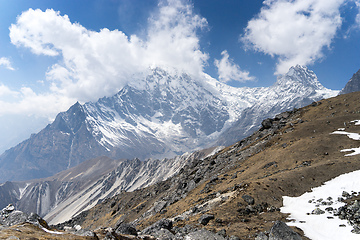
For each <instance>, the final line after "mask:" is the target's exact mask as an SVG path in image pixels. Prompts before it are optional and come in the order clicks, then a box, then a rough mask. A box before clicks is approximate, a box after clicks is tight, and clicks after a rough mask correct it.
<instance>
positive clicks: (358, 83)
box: [339, 69, 360, 94]
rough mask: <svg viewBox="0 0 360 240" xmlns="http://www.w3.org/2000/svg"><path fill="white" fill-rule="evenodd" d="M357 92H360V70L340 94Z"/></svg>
mask: <svg viewBox="0 0 360 240" xmlns="http://www.w3.org/2000/svg"><path fill="white" fill-rule="evenodd" d="M357 91H360V69H359V70H358V71H357V72H356V73H354V75H353V76H352V77H351V78H350V80H349V81H348V82H347V83H346V85H345V87H344V88H343V89H342V90H341V91H340V93H339V94H346V93H351V92H357Z"/></svg>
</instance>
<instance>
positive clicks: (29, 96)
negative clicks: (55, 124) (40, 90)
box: [0, 85, 76, 120]
mask: <svg viewBox="0 0 360 240" xmlns="http://www.w3.org/2000/svg"><path fill="white" fill-rule="evenodd" d="M75 101H76V100H75V99H71V98H69V97H66V96H61V95H59V94H54V93H45V94H37V93H35V92H34V91H33V90H32V89H31V88H29V87H22V88H21V89H20V90H19V91H13V90H10V89H9V88H8V87H6V86H4V85H0V116H3V115H8V114H20V115H24V116H30V115H35V116H41V117H46V118H48V119H49V120H51V119H52V118H54V116H55V115H56V114H57V113H59V111H62V110H65V109H67V108H68V107H69V106H71V105H72V104H74V103H75Z"/></svg>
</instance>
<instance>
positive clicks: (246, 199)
mask: <svg viewBox="0 0 360 240" xmlns="http://www.w3.org/2000/svg"><path fill="white" fill-rule="evenodd" d="M242 198H243V199H244V201H245V202H247V203H248V204H250V205H253V204H254V203H255V200H254V198H253V197H252V196H250V195H247V194H245V195H243V196H242Z"/></svg>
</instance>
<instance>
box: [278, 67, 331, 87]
mask: <svg viewBox="0 0 360 240" xmlns="http://www.w3.org/2000/svg"><path fill="white" fill-rule="evenodd" d="M294 84H295V85H296V86H298V85H301V86H303V87H306V88H308V87H309V88H312V89H314V90H320V89H324V86H322V85H321V84H320V82H319V81H318V79H317V76H316V74H315V73H314V72H313V71H311V70H309V69H308V68H307V67H305V66H301V65H299V64H298V65H296V66H292V67H291V68H290V69H289V71H288V72H287V73H286V74H284V75H281V76H279V77H278V79H277V81H276V84H275V85H280V86H289V85H294Z"/></svg>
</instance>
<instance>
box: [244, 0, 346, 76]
mask: <svg viewBox="0 0 360 240" xmlns="http://www.w3.org/2000/svg"><path fill="white" fill-rule="evenodd" d="M344 2H345V0H306V1H304V0H266V1H264V2H263V3H264V7H262V9H261V11H260V13H259V14H258V15H257V16H256V17H255V18H253V19H252V20H250V21H249V22H248V25H247V27H246V29H245V34H244V35H243V36H242V37H241V40H242V41H243V42H244V43H245V44H246V47H247V48H252V49H254V50H256V51H259V52H263V53H265V54H268V55H271V56H273V57H278V64H277V71H276V73H277V74H281V73H285V72H287V71H288V69H289V67H291V66H293V65H296V64H301V65H308V64H312V63H314V62H315V61H316V60H318V59H321V58H322V57H323V50H324V48H330V45H331V42H332V39H333V38H334V36H335V34H336V32H337V30H338V28H339V27H340V26H341V24H342V19H341V16H340V12H339V8H340V6H341V5H342V4H343V3H344Z"/></svg>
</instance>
